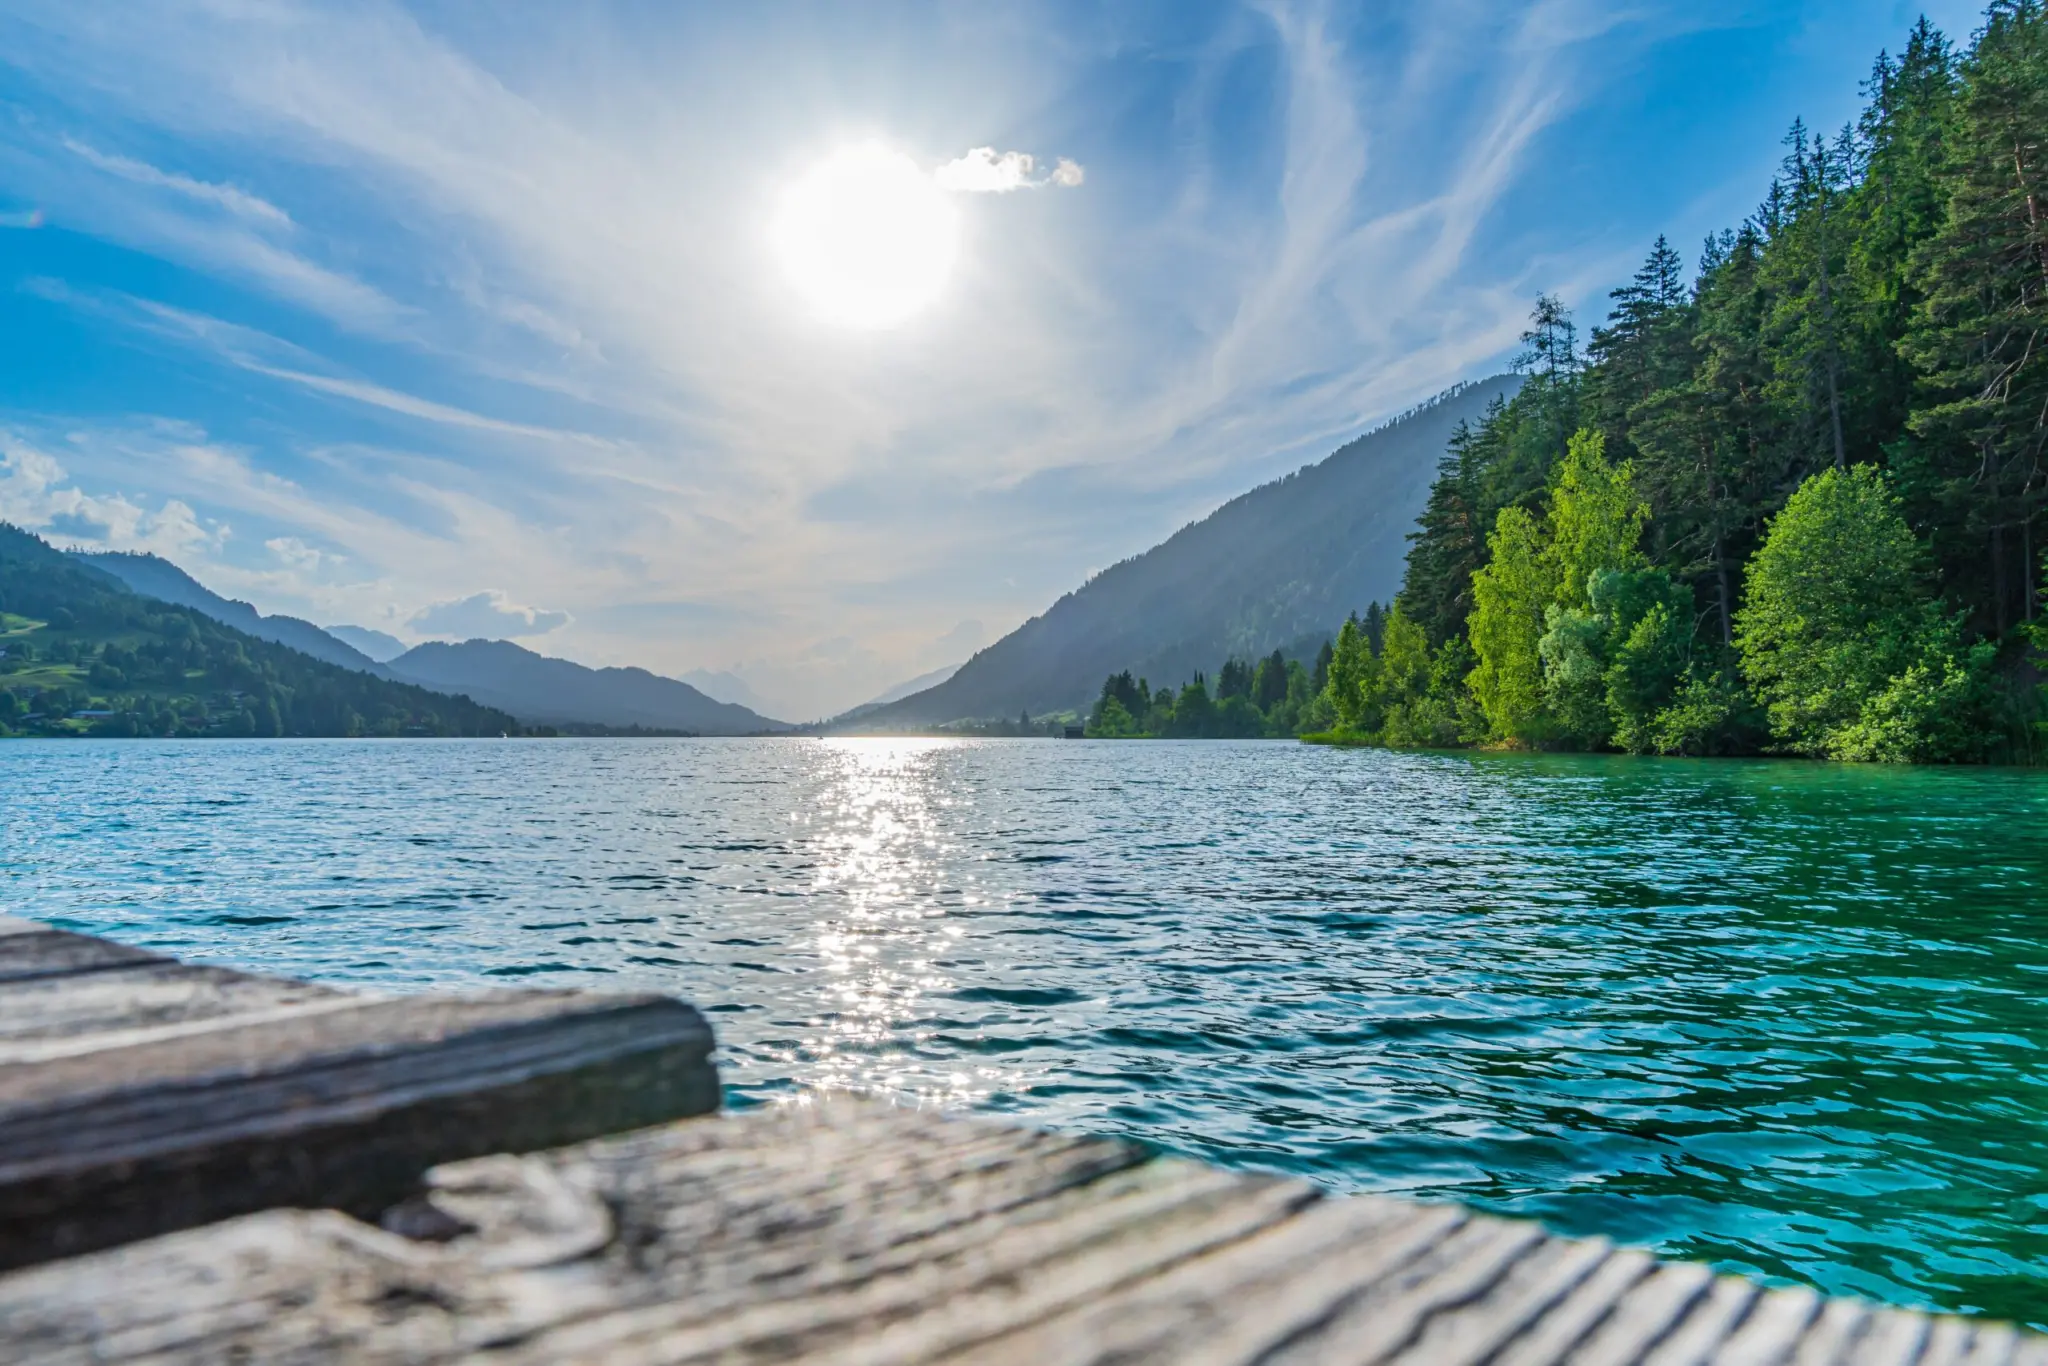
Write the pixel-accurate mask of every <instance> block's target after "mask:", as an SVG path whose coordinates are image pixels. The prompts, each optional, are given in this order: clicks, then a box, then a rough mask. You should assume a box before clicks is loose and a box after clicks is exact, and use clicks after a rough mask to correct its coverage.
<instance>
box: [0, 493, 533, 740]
mask: <svg viewBox="0 0 2048 1366" xmlns="http://www.w3.org/2000/svg"><path fill="white" fill-rule="evenodd" d="M101 558H102V557H99V556H87V557H80V556H72V555H67V554H65V553H64V552H63V551H60V550H57V549H55V548H54V547H52V546H51V545H50V544H49V543H48V542H46V541H44V540H42V539H41V538H40V537H37V536H34V535H31V534H30V533H28V532H26V531H22V530H20V529H19V528H17V527H12V526H8V525H7V524H5V523H0V735H4V734H11V733H15V732H26V733H29V734H39V735H49V734H58V735H65V734H69V735H76V734H93V735H117V736H120V735H217V736H228V735H499V734H502V733H505V732H507V731H517V730H518V729H519V723H518V722H517V721H515V720H513V719H512V717H511V716H509V715H507V714H506V713H504V712H502V711H495V710H493V709H491V708H489V707H484V706H478V705H477V704H476V703H474V702H472V701H470V700H469V699H468V698H466V697H447V696H444V695H442V694H440V693H438V692H430V691H428V690H427V689H425V688H418V687H412V686H409V685H407V684H403V683H394V682H391V681H389V680H387V679H384V678H379V677H375V676H373V675H372V674H369V673H366V672H363V671H362V670H360V669H356V668H351V667H346V666H343V665H338V664H334V663H331V662H328V661H326V660H322V659H316V658H314V657H312V656H310V655H308V654H305V653H302V652H300V651H298V650H295V649H291V648H289V647H287V646H284V645H280V644H278V643H276V642H275V641H273V640H269V639H265V638H262V637H259V636H255V635H252V634H249V633H247V632H243V631H239V630H236V629H234V628H232V627H230V626H226V625H223V624H222V623H221V622H219V621H217V620H215V619H214V617H213V616H212V614H211V613H209V612H206V611H203V610H201V609H199V608H197V607H194V606H190V605H186V604H180V603H175V602H170V601H166V600H164V599H162V598H159V597H157V596H156V595H154V594H144V593H138V592H135V591H134V590H132V589H131V588H129V587H128V585H127V584H126V583H125V582H124V581H123V580H122V579H120V578H117V577H116V576H115V575H114V574H112V573H109V572H107V571H106V570H104V569H102V568H100V567H99V564H98V561H99V560H100V559H101ZM117 558H121V557H117ZM125 558H129V559H132V558H135V557H125ZM124 567H129V568H132V567H133V566H132V565H128V566H124ZM144 572H146V571H144ZM195 586H196V585H195ZM201 591H202V592H203V591H204V590H201ZM239 605H244V606H245V605H246V604H239ZM250 610H252V611H253V610H254V609H250ZM263 620H264V621H267V622H272V623H274V622H275V621H276V620H277V618H264V619H263ZM299 624H300V625H304V624H305V623H303V622H301V623H299ZM331 643H332V644H334V645H336V646H337V647H339V645H340V643H339V642H338V641H337V642H331Z"/></svg>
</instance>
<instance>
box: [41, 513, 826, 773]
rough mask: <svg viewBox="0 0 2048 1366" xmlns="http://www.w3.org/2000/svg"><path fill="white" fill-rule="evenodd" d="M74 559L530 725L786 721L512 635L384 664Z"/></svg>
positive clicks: (228, 603)
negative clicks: (546, 650)
mask: <svg viewBox="0 0 2048 1366" xmlns="http://www.w3.org/2000/svg"><path fill="white" fill-rule="evenodd" d="M71 558H72V559H74V560H77V561H79V562H81V563H83V564H86V565H89V566H91V567H92V568H94V569H97V570H100V571H101V572H103V573H106V574H109V575H111V576H112V577H113V578H115V579H116V580H118V581H119V582H120V583H121V584H122V585H123V586H124V587H126V588H127V589H128V590H129V591H131V592H134V593H139V594H141V595H142V596H144V597H147V598H155V599H156V600H158V601H160V602H168V603H172V604H174V605H176V606H179V607H189V608H191V609H192V610H194V611H196V612H199V613H201V614H202V615H204V616H207V617H210V618H212V619H213V620H214V621H217V622H219V623H220V624H222V625H223V626H228V627H232V628H233V629H235V630H237V631H241V632H243V633H244V634H246V635H252V636H255V637H256V638H257V639H259V640H267V641H271V642H273V643H275V644H278V645H285V646H289V647H290V648H292V649H294V650H297V651H299V652H300V653H301V654H306V655H311V656H312V657H313V658H315V659H317V660H320V661H321V662H323V663H327V664H334V665H338V666H340V667H342V668H346V669H354V670H356V671H358V672H360V673H366V674H370V675H373V676H374V677H377V678H381V679H386V680H389V681H392V682H398V683H410V684H412V685H414V686H416V687H422V688H427V689H431V690H432V691H434V692H438V693H443V694H446V695H448V696H451V697H467V698H469V699H471V700H472V701H474V702H477V703H479V704H480V705H482V706H486V707H495V708H497V709H499V710H500V711H504V712H509V713H511V714H512V715H513V716H516V717H518V718H519V720H521V721H523V722H525V723H527V724H529V725H555V726H562V725H572V726H574V725H587V726H609V727H619V728H626V727H633V726H638V727H642V728H645V729H649V730H681V731H693V732H695V733H697V734H700V735H750V734H753V733H755V732H758V731H767V730H787V729H788V727H787V726H786V725H784V724H783V723H782V722H780V721H776V720H773V719H771V718H769V717H766V716H762V715H761V714H760V713H758V712H755V711H753V710H751V709H749V708H747V707H741V706H736V705H733V704H731V703H726V702H719V701H716V700H714V699H712V698H709V697H706V696H705V695H704V694H703V693H702V692H699V691H698V690H697V689H695V688H693V687H691V686H690V685H689V684H687V683H681V682H678V681H677V680H675V679H673V678H663V677H662V676H661V675H659V674H654V673H649V672H648V671H647V670H645V669H631V668H629V669H592V668H588V667H586V666H584V665H582V664H577V663H574V662H572V661H570V660H566V659H553V658H550V657H548V656H546V655H540V654H535V653H534V652H533V651H531V650H528V649H525V648H523V647H521V646H518V645H514V644H512V643H511V642H510V641H503V640H471V641H465V642H463V643H461V644H459V645H450V644H443V643H441V642H438V641H436V642H430V643H428V644H425V645H418V646H415V647H413V648H412V649H410V650H405V651H404V652H403V653H401V654H399V655H398V656H397V657H396V658H394V659H391V660H389V661H388V662H384V663H379V662H378V661H377V660H375V659H372V658H371V657H370V656H369V655H367V654H364V653H363V652H362V651H361V650H358V649H356V648H355V647H354V646H353V645H351V644H349V643H347V642H345V641H343V640H339V639H337V638H336V637H335V636H333V635H330V634H329V633H328V632H326V631H323V630H322V629H321V628H319V627H318V626H315V625H313V623H311V622H309V621H301V620H300V619H299V618H297V617H285V616H276V617H270V616H264V615H263V614H262V613H261V612H258V611H257V610H256V609H255V608H254V607H252V606H251V605H250V604H248V603H246V602H239V601H236V600H235V599H232V598H224V597H222V596H221V595H220V594H218V593H216V592H214V591H213V590H212V589H210V588H208V587H206V586H205V585H204V584H202V583H200V582H199V581H198V580H197V579H195V578H193V577H192V576H191V575H190V574H187V573H186V572H185V571H184V570H182V569H180V568H178V566H176V565H174V564H172V563H171V562H170V561H169V560H166V559H163V558H161V557H159V556H156V555H141V554H133V553H128V552H117V551H102V552H86V551H72V552H71ZM345 629H351V630H355V629H360V628H345ZM365 634H366V635H370V636H377V635H381V634H382V633H381V632H366V633H365ZM385 639H387V640H389V639H390V637H385ZM371 643H375V642H374V641H373V642H371ZM393 643H394V644H396V643H398V642H395V641H394V642H393ZM486 699H489V700H486Z"/></svg>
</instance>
